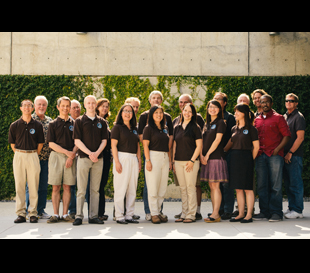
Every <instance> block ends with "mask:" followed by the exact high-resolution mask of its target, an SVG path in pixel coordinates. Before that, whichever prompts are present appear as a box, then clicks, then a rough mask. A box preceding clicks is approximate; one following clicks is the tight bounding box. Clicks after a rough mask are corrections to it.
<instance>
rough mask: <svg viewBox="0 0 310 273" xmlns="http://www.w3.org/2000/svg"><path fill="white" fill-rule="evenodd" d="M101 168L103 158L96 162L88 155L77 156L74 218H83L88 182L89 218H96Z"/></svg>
mask: <svg viewBox="0 0 310 273" xmlns="http://www.w3.org/2000/svg"><path fill="white" fill-rule="evenodd" d="M102 170H103V158H99V159H98V162H96V163H94V162H92V161H91V160H90V159H89V158H88V157H85V158H80V157H79V158H78V160H77V188H78V189H77V194H76V216H75V218H76V219H77V218H80V219H83V218H84V214H83V207H84V202H85V194H86V189H87V184H88V176H90V183H89V218H90V219H93V218H98V209H99V196H100V195H99V189H100V182H101V176H102Z"/></svg>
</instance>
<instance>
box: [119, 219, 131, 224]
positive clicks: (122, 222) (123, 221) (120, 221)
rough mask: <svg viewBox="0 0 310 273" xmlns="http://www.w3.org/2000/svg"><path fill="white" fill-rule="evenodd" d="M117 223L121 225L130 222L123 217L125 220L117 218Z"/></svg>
mask: <svg viewBox="0 0 310 273" xmlns="http://www.w3.org/2000/svg"><path fill="white" fill-rule="evenodd" d="M116 223H118V224H121V225H128V223H127V222H126V221H125V220H124V219H123V220H117V221H116Z"/></svg>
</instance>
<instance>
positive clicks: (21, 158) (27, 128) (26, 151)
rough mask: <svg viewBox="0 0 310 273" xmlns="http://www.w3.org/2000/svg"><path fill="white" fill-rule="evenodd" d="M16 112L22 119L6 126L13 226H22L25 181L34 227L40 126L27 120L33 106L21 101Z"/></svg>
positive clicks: (42, 138)
mask: <svg viewBox="0 0 310 273" xmlns="http://www.w3.org/2000/svg"><path fill="white" fill-rule="evenodd" d="M20 110H21V111H22V113H23V114H22V117H21V118H20V119H19V120H17V121H15V122H13V123H12V124H11V125H10V130H9V143H10V144H11V148H12V150H13V151H14V153H15V154H14V159H13V172H14V179H15V189H16V214H17V216H18V217H17V219H16V220H15V221H14V223H23V222H26V198H25V197H26V180H27V183H28V189H29V207H28V212H29V217H30V223H37V222H38V218H37V213H38V212H37V205H38V187H39V177H40V169H41V168H40V161H39V157H38V155H39V154H40V151H41V149H42V147H43V143H44V133H43V126H42V124H41V123H40V122H38V121H36V120H34V119H33V118H32V117H31V112H32V111H33V103H32V101H30V100H24V101H22V103H21V107H20Z"/></svg>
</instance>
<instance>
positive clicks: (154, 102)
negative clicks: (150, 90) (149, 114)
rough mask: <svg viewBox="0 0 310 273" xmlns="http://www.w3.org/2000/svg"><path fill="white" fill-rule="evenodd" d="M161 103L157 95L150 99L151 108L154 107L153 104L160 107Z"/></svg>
mask: <svg viewBox="0 0 310 273" xmlns="http://www.w3.org/2000/svg"><path fill="white" fill-rule="evenodd" d="M162 102H163V101H162V99H161V96H160V95H159V94H154V95H152V97H151V99H150V104H151V107H152V106H154V105H155V104H158V105H161V103H162Z"/></svg>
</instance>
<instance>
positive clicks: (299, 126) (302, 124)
mask: <svg viewBox="0 0 310 273" xmlns="http://www.w3.org/2000/svg"><path fill="white" fill-rule="evenodd" d="M283 116H284V118H285V120H286V121H287V123H288V127H289V128H290V131H291V134H292V137H291V139H290V141H289V142H288V143H287V144H286V146H285V147H284V153H285V154H286V153H287V152H288V151H289V150H290V149H291V148H292V146H293V144H294V142H295V140H296V138H297V134H296V132H297V131H305V130H306V120H305V118H304V116H303V114H302V113H300V112H299V111H298V109H295V110H294V111H293V112H292V113H290V114H288V112H286V113H285V114H284V115H283ZM303 144H304V142H302V143H301V144H300V146H299V147H298V149H297V150H296V151H295V152H294V155H295V156H303Z"/></svg>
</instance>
